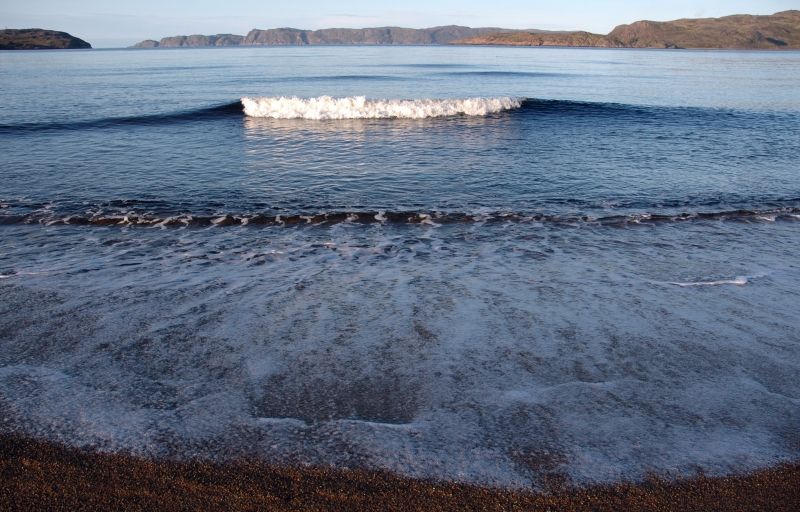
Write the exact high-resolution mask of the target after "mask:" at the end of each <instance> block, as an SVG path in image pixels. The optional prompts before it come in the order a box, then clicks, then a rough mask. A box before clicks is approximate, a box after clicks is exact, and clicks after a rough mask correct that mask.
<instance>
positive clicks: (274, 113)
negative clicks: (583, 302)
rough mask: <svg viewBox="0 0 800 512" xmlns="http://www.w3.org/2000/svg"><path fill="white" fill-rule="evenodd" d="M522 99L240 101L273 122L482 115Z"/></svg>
mask: <svg viewBox="0 0 800 512" xmlns="http://www.w3.org/2000/svg"><path fill="white" fill-rule="evenodd" d="M523 99H524V98H466V99H446V100H368V99H367V98H366V97H365V96H352V97H347V98H332V97H330V96H320V97H319V98H310V99H303V98H297V97H283V96H282V97H280V98H242V100H241V101H242V105H243V106H244V113H245V114H246V115H248V116H250V117H270V118H273V119H386V118H406V119H423V118H426V117H445V116H455V115H459V114H463V115H468V116H485V115H487V114H492V113H495V112H500V111H502V110H510V109H515V108H519V107H520V105H522V101H523Z"/></svg>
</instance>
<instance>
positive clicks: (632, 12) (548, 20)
mask: <svg viewBox="0 0 800 512" xmlns="http://www.w3.org/2000/svg"><path fill="white" fill-rule="evenodd" d="M789 9H800V0H693V1H689V0H666V1H665V0H547V1H545V0H491V1H487V0H482V1H477V0H405V1H404V2H398V1H397V0H394V1H389V0H369V1H367V0H341V1H338V2H330V1H327V2H326V1H323V0H292V1H286V0H281V1H273V0H226V1H220V0H1V1H0V28H44V29H51V30H62V31H65V32H69V33H70V34H72V35H74V36H76V37H80V38H81V39H85V40H86V41H89V42H90V43H92V45H93V46H94V47H96V48H98V47H113V46H128V45H130V44H133V43H136V42H138V41H141V40H143V39H156V40H158V39H161V38H162V37H165V36H173V35H189V34H219V33H233V34H241V35H245V34H247V32H249V31H250V30H251V29H253V28H260V29H266V28H277V27H293V28H302V29H320V28H332V27H347V28H363V27H380V26H400V27H411V28H426V27H434V26H438V25H466V26H469V27H502V28H517V29H524V28H539V29H545V30H588V31H590V32H595V33H601V34H607V33H608V32H610V31H611V30H612V29H613V28H614V27H615V26H617V25H620V24H623V23H632V22H634V21H637V20H642V19H648V20H654V21H668V20H673V19H678V18H699V17H718V16H727V15H730V14H773V13H775V12H778V11H785V10H789Z"/></svg>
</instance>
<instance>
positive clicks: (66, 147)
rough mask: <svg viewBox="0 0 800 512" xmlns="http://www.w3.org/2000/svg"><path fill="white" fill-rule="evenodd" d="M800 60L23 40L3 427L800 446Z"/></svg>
mask: <svg viewBox="0 0 800 512" xmlns="http://www.w3.org/2000/svg"><path fill="white" fill-rule="evenodd" d="M799 178H800V52H757V51H751V52H734V51H676V50H671V51H647V50H603V49H552V48H492V47H411V46H409V47H341V46H336V47H255V48H250V47H235V48H191V49H182V48H179V49H160V50H93V51H58V52H55V51H54V52H29V51H20V52H0V430H3V431H14V432H20V433H24V434H29V435H35V436H39V437H43V438H46V439H51V440H55V441H61V442H65V443H68V444H70V445H74V446H85V447H93V448H97V449H101V450H106V451H116V452H125V453H133V454H140V455H144V456H154V457H172V458H176V459H191V458H201V459H213V460H228V459H230V458H236V457H242V456H246V457H259V458H262V459H264V460H267V461H272V462H276V463H287V464H319V465H326V466H336V467H342V468H354V467H361V468H371V469H383V470H390V471H395V472H398V473H400V474H404V475H410V476H416V477H425V478H434V479H444V480H454V481H462V482H471V483H477V484H482V485H491V486H502V487H511V488H524V487H527V488H535V489H547V488H552V485H553V483H554V482H555V483H556V484H557V485H587V484H591V483H598V482H600V483H608V482H614V481H619V480H638V479H641V478H644V477H645V476H646V475H648V474H659V475H662V476H665V477H668V478H673V477H690V476H693V475H697V474H706V475H722V474H731V473H740V472H745V471H749V470H753V469H757V468H763V467H767V466H772V465H775V464H780V463H783V462H788V461H797V460H798V459H800V313H799V311H800V179H799Z"/></svg>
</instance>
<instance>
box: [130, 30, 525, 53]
mask: <svg viewBox="0 0 800 512" xmlns="http://www.w3.org/2000/svg"><path fill="white" fill-rule="evenodd" d="M507 32H515V31H514V30H508V29H502V28H489V27H487V28H470V27H459V26H456V25H450V26H446V27H433V28H422V29H416V28H400V27H379V28H327V29H322V30H300V29H296V28H273V29H268V30H258V29H253V30H251V31H250V32H249V33H248V34H247V35H246V36H237V35H233V34H217V35H215V36H203V35H193V36H175V37H165V38H163V39H161V40H160V41H154V40H152V39H148V40H145V41H142V42H141V43H137V44H135V45H134V46H133V48H155V47H174V46H238V45H272V44H275V45H290V44H447V43H450V42H452V41H455V40H457V39H467V38H472V37H476V36H481V35H484V34H489V33H501V34H502V33H507Z"/></svg>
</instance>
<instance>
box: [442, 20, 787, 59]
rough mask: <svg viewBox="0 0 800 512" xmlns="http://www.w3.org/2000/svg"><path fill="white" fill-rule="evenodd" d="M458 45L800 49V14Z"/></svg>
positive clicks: (512, 36)
mask: <svg viewBox="0 0 800 512" xmlns="http://www.w3.org/2000/svg"><path fill="white" fill-rule="evenodd" d="M452 44H459V45H504V46H583V47H605V48H608V47H613V48H708V49H711V48H719V49H730V50H781V49H785V50H796V49H800V11H783V12H779V13H776V14H773V15H771V16H751V15H736V16H725V17H723V18H703V19H681V20H675V21H667V22H657V21H637V22H635V23H632V24H630V25H620V26H618V27H616V28H615V29H614V30H612V31H611V32H610V33H609V34H608V35H600V34H591V33H589V32H565V33H558V34H554V33H543V32H538V31H534V30H528V31H521V32H515V33H494V34H485V35H482V36H478V37H472V38H467V39H461V40H456V41H453V43H452Z"/></svg>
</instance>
